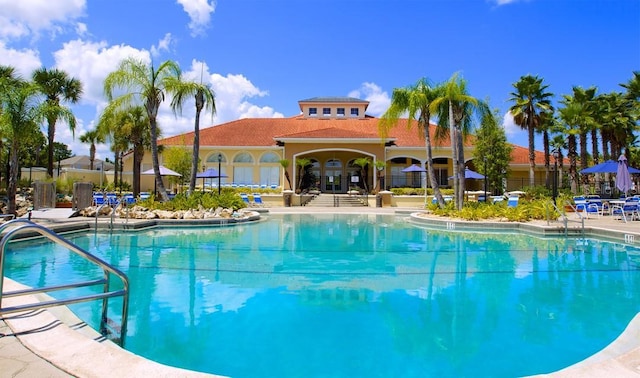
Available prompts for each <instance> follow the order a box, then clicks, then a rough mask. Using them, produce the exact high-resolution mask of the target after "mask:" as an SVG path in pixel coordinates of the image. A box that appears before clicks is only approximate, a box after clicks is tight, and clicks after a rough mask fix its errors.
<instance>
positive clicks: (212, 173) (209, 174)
mask: <svg viewBox="0 0 640 378" xmlns="http://www.w3.org/2000/svg"><path fill="white" fill-rule="evenodd" d="M196 177H197V178H218V177H227V176H226V175H220V174H219V173H218V170H217V169H215V168H208V169H207V170H206V171H204V172H200V173H198V174H196Z"/></svg>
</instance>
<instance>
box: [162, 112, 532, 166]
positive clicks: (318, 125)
mask: <svg viewBox="0 0 640 378" xmlns="http://www.w3.org/2000/svg"><path fill="white" fill-rule="evenodd" d="M378 121H379V118H375V117H370V116H367V117H365V118H359V119H357V118H345V119H336V118H330V119H322V118H305V117H304V116H302V115H298V116H294V117H289V118H244V119H239V120H236V121H232V122H227V123H224V124H221V125H216V126H211V127H207V128H203V129H201V130H200V145H201V146H238V147H240V146H248V147H249V146H255V147H268V146H275V145H276V143H277V140H278V139H286V138H318V139H320V138H326V139H332V138H333V139H335V138H354V139H357V138H372V139H375V138H380V136H379V134H378ZM417 127H418V123H417V122H416V121H412V122H411V128H408V127H407V119H400V120H398V123H397V124H396V126H394V127H393V128H391V130H389V134H388V138H389V139H392V140H393V141H394V142H395V145H396V146H398V147H424V137H423V136H421V135H419V133H418V130H417ZM430 133H431V141H432V143H433V145H434V146H437V147H445V148H447V147H450V146H451V143H450V139H449V138H444V139H442V140H436V139H435V125H433V124H432V125H431V127H430ZM380 141H382V139H381V138H380ZM473 141H474V140H473V139H472V138H469V139H468V140H467V142H466V143H465V144H466V145H467V146H471V145H473ZM192 143H193V132H188V133H184V134H180V135H176V136H172V137H168V138H164V139H161V140H159V141H158V144H161V145H166V146H171V145H191V144H192ZM512 164H529V149H528V148H526V147H522V146H517V145H514V149H513V159H512ZM536 164H540V165H542V164H544V154H543V152H541V151H536Z"/></svg>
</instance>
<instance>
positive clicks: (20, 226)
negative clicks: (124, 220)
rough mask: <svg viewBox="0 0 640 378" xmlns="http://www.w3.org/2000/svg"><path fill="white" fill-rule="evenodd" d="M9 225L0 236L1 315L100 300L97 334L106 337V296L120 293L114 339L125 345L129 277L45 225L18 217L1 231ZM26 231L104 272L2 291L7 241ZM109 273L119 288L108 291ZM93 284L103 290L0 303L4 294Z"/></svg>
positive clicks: (114, 295) (18, 293)
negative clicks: (14, 303) (75, 280)
mask: <svg viewBox="0 0 640 378" xmlns="http://www.w3.org/2000/svg"><path fill="white" fill-rule="evenodd" d="M12 226H15V228H13V229H11V230H9V231H7V233H6V234H5V235H4V236H3V237H2V240H0V314H2V315H4V314H9V313H14V312H20V311H25V310H36V309H41V308H48V307H54V306H61V305H68V304H72V303H81V302H87V301H92V300H97V299H102V316H101V317H100V333H102V335H104V336H108V334H109V331H108V328H107V327H108V326H110V325H111V324H110V319H108V317H107V311H108V307H109V306H108V304H109V301H108V300H109V298H113V297H119V296H121V297H122V321H121V325H120V330H119V333H120V337H119V339H118V340H117V341H116V342H117V343H118V344H119V345H120V346H121V347H124V340H125V336H126V334H127V318H128V312H129V279H128V278H127V276H126V275H125V274H124V273H123V272H122V271H120V270H119V269H118V268H116V267H114V266H112V265H110V264H109V263H107V262H106V261H104V260H102V259H100V258H99V257H97V256H94V255H92V254H91V253H89V252H87V251H85V250H83V249H82V248H80V247H78V246H77V245H75V244H73V243H71V242H70V241H68V240H66V239H65V238H63V237H61V236H60V235H58V234H57V233H55V232H53V231H52V230H50V229H48V228H46V227H43V226H41V225H39V224H36V223H34V222H32V221H30V220H28V219H23V218H19V219H14V220H12V221H9V222H7V223H4V224H3V225H1V226H0V232H3V231H4V230H6V229H8V228H9V227H12ZM25 231H35V232H36V233H38V234H40V235H41V236H44V237H46V238H47V239H49V240H51V241H53V242H54V243H57V244H59V245H62V246H64V247H66V248H67V249H69V250H70V251H72V252H74V253H75V254H77V255H79V256H80V257H82V258H84V259H85V260H88V261H90V262H92V263H94V264H96V265H97V266H99V267H100V268H101V269H102V272H103V274H104V276H103V278H101V279H95V280H90V281H83V282H78V283H72V284H66V285H57V286H50V287H42V288H32V289H25V290H16V291H12V292H6V293H4V292H3V291H2V285H3V281H4V254H5V251H6V247H7V244H8V243H9V242H10V241H11V239H13V237H14V236H16V235H18V234H20V233H23V232H25ZM110 275H115V276H117V277H118V278H119V279H120V281H121V282H122V289H120V290H113V291H110V289H109V278H110ZM94 285H103V292H102V293H100V294H91V295H84V296H79V297H75V298H69V299H54V300H50V301H43V302H36V303H29V304H24V305H19V306H13V307H3V306H2V298H3V297H16V296H20V295H27V294H34V293H48V292H52V291H59V290H66V289H75V288H80V287H87V286H94ZM112 328H113V329H114V330H115V327H112Z"/></svg>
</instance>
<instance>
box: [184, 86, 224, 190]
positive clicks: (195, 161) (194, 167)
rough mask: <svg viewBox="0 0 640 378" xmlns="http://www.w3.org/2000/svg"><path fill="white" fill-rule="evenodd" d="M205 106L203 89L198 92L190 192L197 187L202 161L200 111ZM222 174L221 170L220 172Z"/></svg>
mask: <svg viewBox="0 0 640 378" xmlns="http://www.w3.org/2000/svg"><path fill="white" fill-rule="evenodd" d="M203 106H204V94H203V93H202V91H198V93H196V122H195V125H194V127H193V160H191V178H190V181H189V194H191V193H193V191H194V190H195V189H196V175H197V174H198V163H199V162H200V112H201V111H202V107H203ZM218 174H220V172H218Z"/></svg>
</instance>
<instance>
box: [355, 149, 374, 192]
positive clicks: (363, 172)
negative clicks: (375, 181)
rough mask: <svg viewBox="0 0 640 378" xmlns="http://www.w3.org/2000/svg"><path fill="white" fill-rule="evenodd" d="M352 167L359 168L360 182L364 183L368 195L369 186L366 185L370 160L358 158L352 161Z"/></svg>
mask: <svg viewBox="0 0 640 378" xmlns="http://www.w3.org/2000/svg"><path fill="white" fill-rule="evenodd" d="M353 164H354V165H357V166H358V167H360V176H361V177H362V181H363V183H364V190H365V192H367V193H369V186H368V185H367V180H368V177H367V176H368V175H367V172H368V171H369V168H368V167H369V166H370V165H371V159H370V158H368V157H360V158H357V159H355V160H354V161H353Z"/></svg>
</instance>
